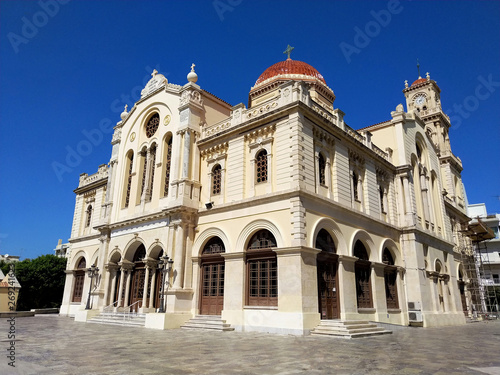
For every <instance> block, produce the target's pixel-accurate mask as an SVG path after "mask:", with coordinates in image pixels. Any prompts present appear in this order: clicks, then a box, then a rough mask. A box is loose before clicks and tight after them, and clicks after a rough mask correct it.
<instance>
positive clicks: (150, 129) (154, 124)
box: [146, 113, 160, 138]
mask: <svg viewBox="0 0 500 375" xmlns="http://www.w3.org/2000/svg"><path fill="white" fill-rule="evenodd" d="M159 124H160V115H158V113H155V114H154V115H153V116H151V117H150V118H149V120H148V123H147V125H146V136H147V137H148V138H151V137H152V136H153V135H154V134H155V133H156V131H157V130H158V125H159Z"/></svg>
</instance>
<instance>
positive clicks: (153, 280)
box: [149, 268, 159, 309]
mask: <svg viewBox="0 0 500 375" xmlns="http://www.w3.org/2000/svg"><path fill="white" fill-rule="evenodd" d="M155 271H156V270H155V269H154V268H152V269H151V272H153V275H152V276H151V285H150V289H149V308H150V309H152V308H154V302H155V299H156V294H155V286H156V272H155ZM158 293H159V291H158Z"/></svg>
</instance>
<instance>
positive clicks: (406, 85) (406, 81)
mask: <svg viewBox="0 0 500 375" xmlns="http://www.w3.org/2000/svg"><path fill="white" fill-rule="evenodd" d="M407 87H408V80H407V79H405V88H407Z"/></svg>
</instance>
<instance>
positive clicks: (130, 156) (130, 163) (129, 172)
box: [124, 151, 134, 207]
mask: <svg viewBox="0 0 500 375" xmlns="http://www.w3.org/2000/svg"><path fill="white" fill-rule="evenodd" d="M133 165H134V153H133V152H132V151H131V152H130V153H129V154H128V156H127V185H126V186H127V190H126V191H125V205H124V207H128V205H129V203H130V189H131V188H132V168H133Z"/></svg>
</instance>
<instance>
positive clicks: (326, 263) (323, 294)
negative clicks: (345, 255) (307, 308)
mask: <svg viewBox="0 0 500 375" xmlns="http://www.w3.org/2000/svg"><path fill="white" fill-rule="evenodd" d="M314 247H316V249H319V250H321V253H319V254H318V256H317V259H316V267H317V274H318V305H319V313H320V314H321V319H338V318H340V313H339V299H338V277H337V271H338V255H337V254H336V248H335V243H334V242H333V238H332V236H330V233H328V232H327V231H326V230H325V229H321V230H320V231H319V232H318V235H317V237H316V243H315V245H314Z"/></svg>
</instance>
